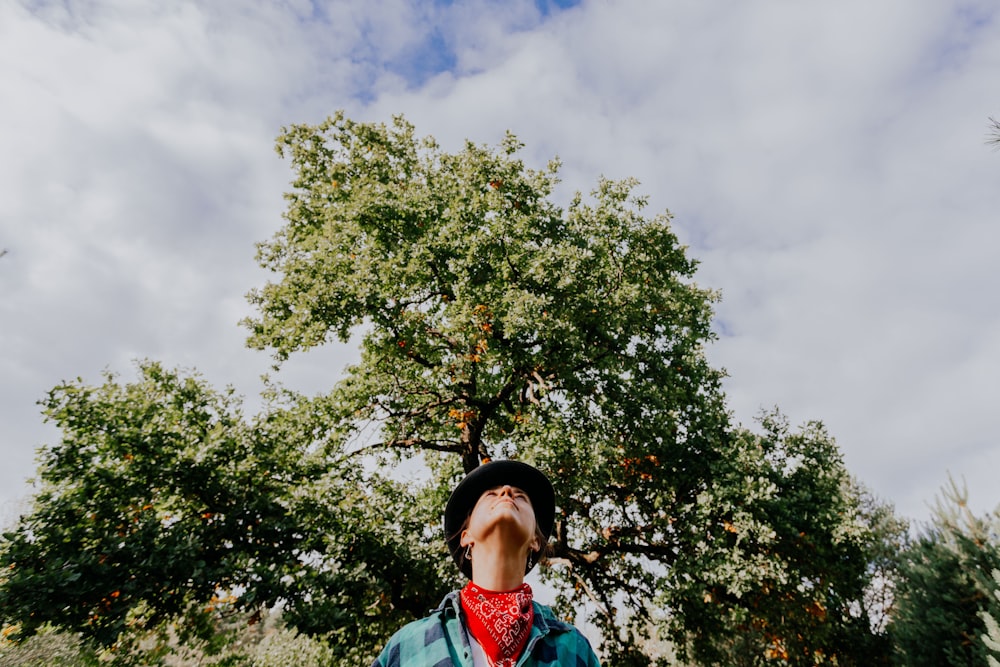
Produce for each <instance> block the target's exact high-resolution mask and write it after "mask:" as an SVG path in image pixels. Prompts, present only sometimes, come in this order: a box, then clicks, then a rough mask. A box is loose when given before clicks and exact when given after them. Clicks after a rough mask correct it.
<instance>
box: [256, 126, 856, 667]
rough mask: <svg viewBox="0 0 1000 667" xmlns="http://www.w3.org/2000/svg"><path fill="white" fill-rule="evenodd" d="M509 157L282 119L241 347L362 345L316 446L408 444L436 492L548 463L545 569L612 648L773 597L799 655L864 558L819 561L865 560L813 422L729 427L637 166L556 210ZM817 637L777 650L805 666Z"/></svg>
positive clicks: (695, 310)
mask: <svg viewBox="0 0 1000 667" xmlns="http://www.w3.org/2000/svg"><path fill="white" fill-rule="evenodd" d="M520 148H521V144H520V143H519V142H518V141H517V140H516V139H515V138H514V137H513V136H511V135H507V136H506V137H505V138H504V139H503V141H502V142H501V144H500V146H499V150H493V149H489V148H487V147H483V146H479V145H475V144H472V143H466V144H465V145H464V146H463V147H462V148H461V149H460V150H459V151H457V152H454V153H449V152H445V151H443V150H442V149H441V148H440V147H439V146H438V145H437V144H436V143H435V142H434V141H433V140H431V139H422V140H421V139H418V138H416V137H415V135H414V130H413V128H412V126H411V125H409V124H408V123H407V122H406V121H404V120H403V119H402V118H396V119H395V120H394V122H393V123H392V124H391V126H388V127H387V126H385V125H381V124H369V123H356V122H353V121H351V120H349V119H347V118H345V117H344V116H343V115H342V114H338V115H335V116H334V117H332V118H330V119H328V120H327V121H325V122H322V123H320V124H319V125H315V126H313V125H296V126H292V127H290V128H287V129H286V130H285V131H284V132H283V134H282V136H281V137H280V138H279V141H278V149H279V152H280V153H281V154H282V155H285V156H288V157H290V158H291V163H292V167H293V170H294V175H295V176H294V180H293V184H292V189H291V191H290V192H289V193H288V194H287V199H288V207H287V211H286V213H285V220H286V224H285V225H284V226H283V227H282V229H281V230H280V231H279V232H278V233H277V234H276V235H275V237H274V238H273V239H272V240H271V241H269V242H266V243H262V244H260V246H259V252H258V259H259V261H260V263H261V264H262V265H263V266H264V267H265V268H267V269H270V270H271V271H273V272H274V273H275V274H276V275H277V276H278V279H277V280H276V281H274V282H271V283H269V284H267V285H265V286H263V287H262V288H260V289H258V290H254V291H253V292H251V294H250V297H249V298H250V300H251V302H252V303H253V304H254V305H255V306H256V308H257V315H256V316H254V317H252V318H249V319H248V320H247V322H246V324H247V326H248V328H249V330H250V338H249V343H250V344H251V345H252V346H254V347H257V348H261V349H265V348H266V349H270V350H272V352H273V354H274V357H275V360H276V363H278V364H280V363H281V362H282V361H284V360H285V359H286V358H287V357H288V356H289V355H290V354H292V353H295V352H297V351H303V350H308V349H310V348H312V347H315V346H318V345H321V344H323V343H325V342H327V341H329V340H331V339H339V340H342V341H347V340H354V339H356V337H357V338H360V340H361V347H362V356H361V361H360V362H359V363H358V364H357V365H355V366H352V367H351V368H349V369H348V370H347V373H346V376H345V377H344V379H343V380H342V381H341V382H339V383H338V384H337V385H336V386H335V387H334V388H333V389H332V391H331V392H330V393H329V394H328V395H327V396H325V397H322V398H319V399H316V400H315V401H313V403H312V405H313V406H314V407H316V408H318V406H320V405H322V406H323V407H322V419H321V420H320V421H319V422H318V423H317V441H318V442H319V443H320V444H321V446H322V449H323V451H325V452H326V455H327V456H328V458H329V459H330V460H331V461H344V460H346V459H345V457H351V456H354V457H359V458H360V457H362V456H364V455H366V454H373V455H378V456H382V458H381V459H380V460H381V461H382V462H383V463H385V462H387V461H389V459H387V458H385V456H384V455H386V454H388V453H393V454H395V456H396V457H398V458H400V459H408V458H411V457H418V455H423V456H422V459H423V460H424V461H426V462H428V463H429V464H430V466H431V471H432V473H433V476H432V481H431V483H430V487H431V488H432V489H436V490H437V492H436V493H435V494H428V495H427V498H432V499H434V501H435V502H439V503H440V502H441V501H442V500H443V497H442V495H441V489H447V488H448V487H449V486H450V485H451V484H453V483H454V481H455V480H456V479H457V478H458V477H459V476H460V474H461V473H462V472H468V471H470V470H472V469H474V468H475V467H476V466H477V465H479V464H480V463H481V462H482V461H484V460H486V459H488V458H491V457H516V458H520V459H524V460H529V461H532V462H534V463H536V464H538V465H540V466H541V467H543V468H544V469H546V470H547V471H549V472H550V473H551V475H552V478H553V481H554V484H555V486H556V492H557V497H558V498H559V508H558V514H557V525H556V529H555V535H554V540H553V542H554V544H553V545H552V554H551V556H552V558H551V562H552V567H550V568H547V569H545V570H543V576H547V577H549V578H551V579H552V580H553V582H554V583H555V584H556V585H557V586H558V587H559V588H560V589H561V590H562V591H564V592H565V596H566V601H567V602H568V603H570V604H583V605H584V606H585V607H586V608H587V609H589V610H591V611H592V613H593V616H594V620H595V621H596V622H597V624H598V626H599V627H600V629H601V631H602V635H603V639H604V644H603V650H604V653H605V657H606V658H607V659H608V661H609V662H610V663H611V664H645V663H646V662H648V657H647V656H644V655H643V654H642V653H641V652H640V650H639V648H638V647H639V646H640V645H641V643H642V639H643V636H644V634H645V632H646V631H647V629H648V628H649V627H650V624H651V616H652V615H653V614H656V613H659V612H658V611H657V610H660V611H664V610H665V615H666V616H665V617H666V621H665V622H666V625H667V627H668V628H669V629H670V630H671V632H672V636H673V637H674V639H675V640H676V641H678V642H679V646H680V649H681V651H682V652H685V651H686V652H690V653H692V654H693V655H697V654H698V650H699V648H698V647H699V645H698V643H697V641H695V639H694V635H693V634H692V633H691V632H685V631H684V629H685V622H686V620H687V621H689V619H685V618H684V617H683V616H681V615H679V614H678V613H677V612H678V610H681V609H683V610H687V611H691V613H692V614H693V615H697V614H695V613H694V612H693V611H692V610H694V609H695V608H696V607H697V606H698V605H701V606H702V607H704V605H706V604H708V603H710V602H712V601H713V600H715V599H716V598H718V599H719V600H723V601H724V602H725V605H724V607H720V608H722V609H723V612H711V613H705V614H703V615H704V616H705V618H706V620H707V619H708V618H709V617H710V616H712V617H714V618H715V621H714V625H710V626H709V627H707V628H706V630H705V631H706V632H712V631H717V632H722V633H724V632H729V631H731V630H732V628H733V625H732V623H730V621H729V620H727V619H733V618H737V617H740V618H744V617H745V618H750V617H751V616H753V613H754V612H751V611H750V608H751V607H753V606H754V605H758V604H763V603H770V602H779V603H780V604H781V605H782V610H781V611H780V612H776V613H773V614H770V615H766V618H765V620H766V622H767V623H768V624H769V625H768V627H767V630H766V633H769V634H767V636H768V637H770V639H769V640H768V641H771V640H774V642H777V643H774V642H772V643H774V645H771V644H768V643H764V644H758V645H755V647H754V650H756V651H758V652H759V653H760V654H761V655H762V656H763V655H764V654H769V653H773V652H774V651H779V650H780V651H785V650H786V649H785V648H784V644H782V643H781V642H785V643H787V644H790V645H791V644H795V646H793V649H795V650H797V649H796V647H797V646H798V644H801V643H802V642H801V641H799V642H798V644H796V640H794V637H795V636H797V635H796V633H797V632H798V630H796V629H795V628H794V627H792V626H793V625H794V624H795V623H799V622H800V621H802V619H803V618H805V619H806V621H808V623H811V624H813V625H822V624H820V623H818V622H817V621H815V619H816V618H820V617H822V618H827V617H832V614H833V613H834V612H835V613H837V614H841V613H847V612H846V611H845V610H847V609H849V608H850V606H851V605H850V599H851V597H852V596H854V597H857V596H858V595H860V594H861V593H860V591H859V588H858V585H857V584H858V577H859V576H860V574H859V573H858V572H857V571H856V570H857V568H861V569H862V570H863V569H864V566H865V563H864V562H859V563H858V564H857V566H856V567H855V566H851V567H848V568H847V569H849V570H851V571H850V572H846V573H844V574H840V573H833V574H830V575H827V574H823V573H820V572H819V569H820V568H821V567H822V566H824V565H832V564H834V563H843V562H844V560H845V559H847V558H851V557H856V556H863V548H861V547H860V546H858V543H859V540H858V539H855V538H853V537H852V536H851V535H850V528H851V526H853V525H855V524H857V523H858V521H860V519H858V517H857V514H856V513H855V512H853V510H852V507H854V505H852V502H853V501H852V500H851V499H850V498H847V499H846V500H845V496H842V495H841V493H842V490H843V489H844V488H845V487H844V484H843V481H844V479H843V478H844V476H843V474H842V466H841V464H840V461H839V458H838V457H836V456H831V455H830V452H829V446H828V439H824V438H820V437H800V438H798V439H797V440H796V439H789V438H785V437H784V436H781V437H780V438H779V440H780V442H777V444H768V443H772V441H774V439H773V438H770V437H769V436H767V435H765V436H763V438H764V439H763V440H756V439H754V438H753V437H751V436H749V435H747V434H744V433H742V432H741V431H740V430H738V429H734V428H732V427H731V425H730V423H729V416H728V414H727V411H726V409H725V407H724V400H723V394H722V391H721V389H720V382H721V379H722V373H721V372H720V371H719V370H716V369H713V368H712V367H711V366H710V365H709V364H708V363H707V361H706V359H705V356H704V353H703V345H704V344H705V343H706V342H708V341H710V340H711V339H712V338H713V335H712V332H711V316H712V303H713V301H714V300H715V298H716V297H715V294H714V293H713V292H711V291H709V290H706V289H702V288H700V287H698V286H697V285H696V284H695V283H694V281H693V275H694V271H695V262H694V261H693V260H692V259H690V258H688V257H687V255H686V253H685V249H684V247H683V246H681V244H680V243H679V242H678V239H677V237H676V236H675V235H674V233H673V231H672V230H671V227H670V216H669V214H666V213H663V214H659V215H655V216H653V217H647V216H645V215H644V214H643V210H644V206H645V203H646V202H645V199H644V198H643V197H640V196H638V195H636V194H635V192H634V188H635V185H636V183H635V182H634V181H631V180H625V181H612V180H603V179H602V180H601V181H600V182H599V183H598V185H597V187H596V189H595V190H594V191H593V192H592V193H591V197H590V198H587V199H585V198H584V197H583V196H582V195H580V194H577V195H576V196H574V197H573V198H572V199H571V201H570V202H569V203H568V206H567V208H566V209H562V208H560V207H558V206H557V205H555V204H554V203H553V202H552V201H551V196H552V194H553V189H554V187H555V185H556V183H557V169H558V163H557V162H552V163H550V164H549V165H548V167H547V168H546V169H544V170H541V171H537V170H533V169H529V168H526V167H525V165H524V164H523V162H522V161H521V159H520V158H519V157H518V151H519V150H520ZM771 435H775V434H773V433H772V434H771ZM778 435H780V434H778ZM789 448H791V449H789ZM779 456H780V457H782V459H781V461H780V462H776V460H777V459H776V458H775V457H779ZM775 485H777V488H778V489H779V490H778V491H775V490H774V488H772V487H774V486H775ZM744 492H746V493H750V494H751V496H752V497H753V498H755V500H753V501H751V500H748V499H747V497H746V496H745V495H744ZM814 505H815V506H819V507H820V510H819V512H818V514H817V516H818V519H819V520H817V521H815V522H811V521H810V518H811V517H812V516H813V515H812V512H813V507H814ZM428 511H429V512H432V511H434V508H428ZM437 511H440V506H438V508H437ZM838 512H839V514H838ZM796 513H798V515H797V516H796V515H795V514H796ZM838 517H839V518H838ZM428 530H431V528H429V529H428ZM858 530H860V528H859V529H858ZM775 535H776V536H777V537H775ZM772 560H773V561H774V562H772ZM862 561H863V559H862ZM838 567H841V568H843V566H838ZM852 568H853V569H852ZM799 569H802V571H801V572H800V571H799ZM768 582H772V583H773V586H771V588H768V589H766V590H764V591H763V593H762V592H760V590H761V589H760V586H761V585H770V584H769V583H768ZM845 582H846V583H845ZM784 593H788V594H789V595H791V598H788V597H787V596H786V595H784ZM838 596H839V597H838ZM739 609H742V610H744V611H743V612H738V611H737V610H739ZM826 609H830V611H825V610H826ZM687 611H686V612H685V613H687ZM720 613H721V616H720ZM741 613H742V614H743V616H740V614H741ZM824 614H826V616H824ZM713 615H714V616H713ZM758 615H759V614H758ZM720 618H721V619H722V620H720ZM786 619H787V620H786ZM810 619H813V620H810ZM751 622H752V621H751ZM782 623H787V624H789V626H788V627H787V628H782V627H776V626H777V625H780V624H782ZM850 623H853V624H854V625H853V626H852V627H854V628H855V630H856V631H858V632H861V633H862V634H865V633H866V632H867V630H866V624H865V623H863V622H857V623H855V622H854V620H853V617H852V618H851V619H847V620H845V621H844V623H843V624H841V625H845V624H847V625H849V624H850ZM829 625H830V624H827V626H829ZM827 626H824V627H827ZM688 627H689V628H690V626H688ZM807 629H808V628H805V629H803V630H802V631H803V632H804V631H805V630H807ZM831 641H832V640H831ZM838 641H841V643H843V640H842V639H841V640H838ZM829 643H830V642H829V641H826V640H820V639H817V640H816V642H815V643H814V644H810V645H809V646H807V647H805V648H803V649H802V650H801V651H799V653H793V654H791V657H789V658H787V660H788V661H790V662H792V663H793V664H806V662H805V661H810V662H808V664H813V662H815V660H816V655H820V656H822V655H824V654H823V651H822V650H820V651H819V652H818V653H817V649H823V648H824V647H825V646H827V645H828V644H829ZM776 646H777V648H775V647H776ZM702 648H704V647H702ZM688 649H690V650H688ZM803 651H805V652H808V655H806V654H805V653H803ZM770 657H772V658H773V657H774V656H773V655H771V656H770Z"/></svg>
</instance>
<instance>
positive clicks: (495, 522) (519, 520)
mask: <svg viewBox="0 0 1000 667" xmlns="http://www.w3.org/2000/svg"><path fill="white" fill-rule="evenodd" d="M494 536H500V537H502V538H503V539H504V540H510V541H511V543H512V545H514V546H517V547H521V546H527V545H528V544H532V543H535V542H537V540H536V539H535V510H534V508H533V507H532V506H531V499H530V498H528V494H527V493H525V492H524V491H522V490H521V489H519V488H517V487H516V486H510V485H509V484H505V485H503V486H497V487H494V488H492V489H487V490H486V491H484V492H483V495H481V496H479V500H478V501H477V502H476V506H475V507H473V508H472V514H471V515H469V525H468V527H467V528H466V530H465V532H463V534H462V545H463V546H465V545H466V544H469V543H473V544H474V543H476V542H479V541H482V540H485V539H487V538H489V537H494ZM532 548H533V549H537V548H538V545H537V544H533V546H532Z"/></svg>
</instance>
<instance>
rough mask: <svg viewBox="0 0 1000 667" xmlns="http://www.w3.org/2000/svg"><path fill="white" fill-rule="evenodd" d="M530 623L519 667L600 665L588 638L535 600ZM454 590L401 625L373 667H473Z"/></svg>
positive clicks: (466, 635)
mask: <svg viewBox="0 0 1000 667" xmlns="http://www.w3.org/2000/svg"><path fill="white" fill-rule="evenodd" d="M532 604H533V605H534V607H535V622H534V624H533V625H532V626H531V635H530V636H529V637H528V643H527V645H526V646H525V647H524V652H523V653H522V654H521V657H520V659H519V660H518V661H517V665H518V667H600V663H599V662H598V661H597V656H596V655H594V650H593V649H592V648H591V647H590V642H588V641H587V638H586V637H584V636H583V635H582V634H580V631H579V630H577V629H576V628H574V627H573V626H572V625H569V624H568V623H564V622H563V621H560V620H559V619H557V618H556V617H555V615H554V614H553V613H552V610H551V609H549V608H548V607H546V606H544V605H540V604H538V603H537V602H533V603H532ZM461 619H462V613H461V611H460V603H459V600H458V591H453V592H451V593H449V594H448V595H447V596H446V597H445V599H444V600H443V601H442V602H441V605H440V606H439V607H438V608H437V609H435V610H434V611H432V612H431V614H430V616H427V617H426V618H422V619H420V620H419V621H413V622H412V623H408V624H406V625H405V626H403V627H402V628H401V629H400V630H399V631H398V632H397V633H396V634H394V635H393V636H392V638H391V639H390V640H389V643H388V644H387V645H386V647H385V648H384V649H383V650H382V654H381V655H379V657H378V659H376V660H375V662H374V663H372V667H473V664H472V649H471V648H470V646H469V633H468V631H467V630H466V628H465V624H464V623H463V622H462V620H461Z"/></svg>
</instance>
